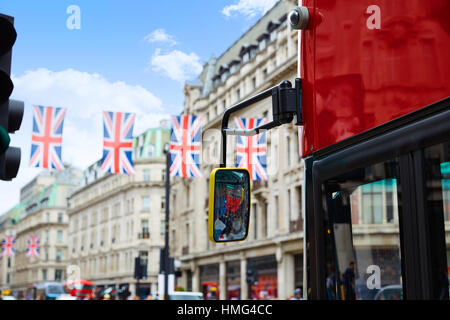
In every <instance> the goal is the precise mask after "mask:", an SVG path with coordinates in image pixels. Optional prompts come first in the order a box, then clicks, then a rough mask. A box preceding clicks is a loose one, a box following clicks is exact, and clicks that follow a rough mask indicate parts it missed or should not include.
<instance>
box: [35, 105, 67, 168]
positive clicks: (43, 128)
mask: <svg viewBox="0 0 450 320" xmlns="http://www.w3.org/2000/svg"><path fill="white" fill-rule="evenodd" d="M65 114H66V109H64V108H54V107H43V106H33V133H32V136H31V155H30V164H29V165H30V167H38V168H44V169H57V170H64V165H63V163H62V160H61V144H62V131H63V124H64V116H65Z"/></svg>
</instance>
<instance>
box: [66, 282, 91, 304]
mask: <svg viewBox="0 0 450 320" xmlns="http://www.w3.org/2000/svg"><path fill="white" fill-rule="evenodd" d="M64 287H65V288H66V291H67V292H68V293H70V295H71V296H73V297H77V298H78V299H80V300H81V299H85V298H89V297H90V295H91V294H92V293H93V292H94V284H93V283H92V281H89V280H77V281H68V282H65V283H64Z"/></svg>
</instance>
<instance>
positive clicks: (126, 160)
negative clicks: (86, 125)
mask: <svg viewBox="0 0 450 320" xmlns="http://www.w3.org/2000/svg"><path fill="white" fill-rule="evenodd" d="M134 119H135V114H134V113H125V112H109V111H104V112H103V136H104V140H103V158H102V165H101V167H100V170H101V171H102V172H110V173H125V174H134V168H133V159H132V156H133V126H134Z"/></svg>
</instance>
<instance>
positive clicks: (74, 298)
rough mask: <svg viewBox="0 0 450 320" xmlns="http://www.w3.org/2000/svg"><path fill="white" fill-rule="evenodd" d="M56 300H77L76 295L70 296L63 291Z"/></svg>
mask: <svg viewBox="0 0 450 320" xmlns="http://www.w3.org/2000/svg"><path fill="white" fill-rule="evenodd" d="M56 300H77V297H74V296H72V295H71V294H68V293H63V294H60V295H59V296H58V297H57V298H56Z"/></svg>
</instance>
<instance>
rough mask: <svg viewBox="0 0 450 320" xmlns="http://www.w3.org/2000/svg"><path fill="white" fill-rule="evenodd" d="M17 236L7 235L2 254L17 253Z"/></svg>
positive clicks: (12, 254)
mask: <svg viewBox="0 0 450 320" xmlns="http://www.w3.org/2000/svg"><path fill="white" fill-rule="evenodd" d="M15 247H16V237H14V236H5V237H4V238H3V242H2V256H4V257H12V256H14V255H16V249H15Z"/></svg>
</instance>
